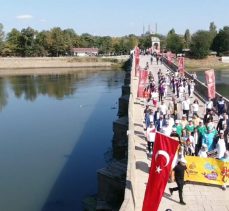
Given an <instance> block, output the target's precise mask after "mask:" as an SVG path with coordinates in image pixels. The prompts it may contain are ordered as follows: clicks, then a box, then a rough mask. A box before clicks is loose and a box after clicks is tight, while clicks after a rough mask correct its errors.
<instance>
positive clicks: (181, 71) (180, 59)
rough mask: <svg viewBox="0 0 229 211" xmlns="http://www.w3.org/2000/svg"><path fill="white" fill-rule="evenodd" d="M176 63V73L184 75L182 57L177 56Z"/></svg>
mask: <svg viewBox="0 0 229 211" xmlns="http://www.w3.org/2000/svg"><path fill="white" fill-rule="evenodd" d="M177 62H178V71H179V73H180V74H181V75H184V57H183V56H179V57H178V58H177Z"/></svg>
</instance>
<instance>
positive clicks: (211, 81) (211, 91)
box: [205, 69, 215, 99]
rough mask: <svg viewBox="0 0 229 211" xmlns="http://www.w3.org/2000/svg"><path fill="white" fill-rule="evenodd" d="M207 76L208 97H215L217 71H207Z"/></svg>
mask: <svg viewBox="0 0 229 211" xmlns="http://www.w3.org/2000/svg"><path fill="white" fill-rule="evenodd" d="M205 78H206V82H207V86H208V97H209V98H211V99H213V98H215V72H214V70H213V69H211V70H207V71H205Z"/></svg>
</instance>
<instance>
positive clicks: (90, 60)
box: [0, 56, 128, 76]
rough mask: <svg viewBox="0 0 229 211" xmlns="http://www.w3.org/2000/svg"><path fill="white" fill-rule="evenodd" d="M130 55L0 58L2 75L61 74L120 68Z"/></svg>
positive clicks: (0, 74) (0, 72)
mask: <svg viewBox="0 0 229 211" xmlns="http://www.w3.org/2000/svg"><path fill="white" fill-rule="evenodd" d="M127 59H128V57H124V56H120V57H108V58H102V57H34V58H19V57H9V58H0V76H7V75H28V74H61V73H68V72H74V71H78V70H81V69H84V70H85V69H98V68H100V69H101V68H102V69H104V68H105V69H107V68H112V69H114V68H115V69H120V68H123V67H124V65H125V63H126V61H127Z"/></svg>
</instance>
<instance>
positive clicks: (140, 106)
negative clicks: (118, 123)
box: [131, 56, 229, 211]
mask: <svg viewBox="0 0 229 211" xmlns="http://www.w3.org/2000/svg"><path fill="white" fill-rule="evenodd" d="M147 61H148V62H149V68H150V70H151V71H152V72H153V74H154V77H155V79H157V72H158V69H159V68H160V69H161V70H162V72H166V71H167V68H166V67H165V66H164V65H161V64H159V65H157V64H156V62H155V60H154V62H153V64H152V65H150V56H141V58H140V66H141V67H145V65H146V62H147ZM131 86H132V90H133V97H134V101H135V102H134V105H133V117H134V130H135V131H134V133H135V135H134V142H135V158H136V177H135V185H136V190H137V191H136V193H135V194H136V197H135V199H136V210H137V211H141V209H142V203H143V198H144V193H145V188H146V184H147V181H148V171H149V166H150V163H151V158H150V157H147V153H146V141H145V138H144V134H145V131H144V125H143V120H144V115H143V110H144V102H143V101H142V100H140V99H137V88H138V78H137V77H135V76H134V71H132V80H131ZM168 99H171V94H170V97H168V98H167V99H166V100H165V102H168ZM194 99H195V98H191V101H193V100H194ZM199 102H200V103H201V101H200V100H199ZM180 106H181V105H179V107H178V108H180ZM203 109H204V105H203V103H201V104H200V112H199V113H200V114H202V115H203V114H204V111H203ZM201 110H202V111H201ZM200 116H201V115H200ZM169 187H176V183H168V184H167V186H166V189H165V193H164V196H163V198H162V201H161V204H160V207H159V210H160V211H164V210H166V209H168V208H170V209H172V210H173V211H180V210H182V211H184V210H188V211H191V210H193V211H194V210H195V211H203V210H205V211H211V210H217V211H229V190H226V191H223V190H222V189H221V188H220V187H212V186H205V185H194V184H187V185H185V186H184V190H183V193H184V194H183V195H184V201H185V202H186V203H187V205H186V206H183V205H180V204H179V197H178V192H177V191H176V192H174V194H173V196H172V197H170V194H169V190H168V188H169Z"/></svg>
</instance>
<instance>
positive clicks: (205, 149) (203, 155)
mask: <svg viewBox="0 0 229 211" xmlns="http://www.w3.org/2000/svg"><path fill="white" fill-rule="evenodd" d="M207 152H208V146H207V145H206V144H202V147H201V149H200V151H199V153H198V156H199V157H201V158H207V157H208V155H207Z"/></svg>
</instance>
